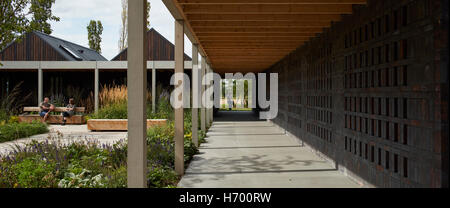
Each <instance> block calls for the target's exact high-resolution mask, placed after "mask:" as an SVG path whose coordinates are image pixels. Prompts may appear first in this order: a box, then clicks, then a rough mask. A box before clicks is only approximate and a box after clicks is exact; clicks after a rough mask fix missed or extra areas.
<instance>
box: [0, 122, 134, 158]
mask: <svg viewBox="0 0 450 208" xmlns="http://www.w3.org/2000/svg"><path fill="white" fill-rule="evenodd" d="M126 138H127V132H91V131H89V130H88V129H87V125H66V126H61V125H50V126H49V133H46V134H38V135H34V136H31V137H28V138H23V139H18V140H15V141H10V142H4V143H0V155H2V154H7V153H8V152H10V151H13V150H14V148H15V146H16V145H18V146H24V145H25V144H27V143H30V142H31V141H33V140H35V141H45V140H52V139H60V140H61V143H62V144H68V143H71V142H77V141H96V142H98V143H99V144H114V143H117V142H118V141H121V140H124V139H126Z"/></svg>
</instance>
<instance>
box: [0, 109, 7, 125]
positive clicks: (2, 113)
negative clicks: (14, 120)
mask: <svg viewBox="0 0 450 208" xmlns="http://www.w3.org/2000/svg"><path fill="white" fill-rule="evenodd" d="M8 120H9V115H8V113H7V112H6V110H3V109H0V123H2V122H3V123H6V122H7V121H8Z"/></svg>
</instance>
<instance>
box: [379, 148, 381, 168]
mask: <svg viewBox="0 0 450 208" xmlns="http://www.w3.org/2000/svg"><path fill="white" fill-rule="evenodd" d="M378 165H381V148H378Z"/></svg>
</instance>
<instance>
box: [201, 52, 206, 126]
mask: <svg viewBox="0 0 450 208" xmlns="http://www.w3.org/2000/svg"><path fill="white" fill-rule="evenodd" d="M205 72H206V58H205V57H202V65H201V78H200V79H201V80H200V83H201V100H202V102H204V100H205V99H206V98H205V97H203V93H205V86H204V85H203V83H202V80H203V77H204V76H205ZM201 105H202V107H201V109H200V125H201V129H202V131H203V132H206V109H205V106H203V104H202V103H201Z"/></svg>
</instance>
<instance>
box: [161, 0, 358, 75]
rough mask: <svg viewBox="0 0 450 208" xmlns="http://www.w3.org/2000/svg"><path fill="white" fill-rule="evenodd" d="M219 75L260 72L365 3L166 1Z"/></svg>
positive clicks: (346, 0)
mask: <svg viewBox="0 0 450 208" xmlns="http://www.w3.org/2000/svg"><path fill="white" fill-rule="evenodd" d="M162 1H163V2H164V4H165V5H166V7H167V8H168V9H169V11H170V12H171V14H172V15H173V17H174V18H175V19H176V20H184V21H185V33H186V35H187V37H188V38H189V40H190V41H191V42H192V43H193V44H198V46H199V51H200V54H201V55H202V56H204V57H206V58H207V62H208V63H210V65H211V67H212V68H214V70H215V71H216V72H219V73H225V72H260V71H263V70H265V69H267V68H269V67H270V66H272V65H273V64H275V63H277V62H278V61H279V60H281V59H282V58H283V57H285V56H286V55H288V54H289V53H290V52H292V51H293V50H295V49H297V48H298V47H300V46H302V45H303V44H304V43H305V42H307V41H308V40H310V39H311V38H313V37H315V36H317V34H318V33H322V32H323V30H324V29H325V28H328V27H330V25H331V22H336V21H340V20H341V15H343V14H351V13H352V11H353V5H354V4H366V0H162Z"/></svg>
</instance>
